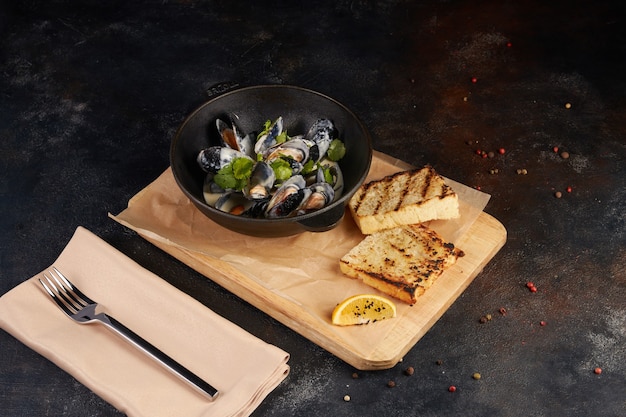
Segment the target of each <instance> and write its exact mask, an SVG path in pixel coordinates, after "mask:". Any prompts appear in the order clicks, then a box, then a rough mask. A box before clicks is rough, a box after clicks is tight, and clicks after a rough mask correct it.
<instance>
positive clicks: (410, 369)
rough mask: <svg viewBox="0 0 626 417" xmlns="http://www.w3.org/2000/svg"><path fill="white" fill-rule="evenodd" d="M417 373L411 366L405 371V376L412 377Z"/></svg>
mask: <svg viewBox="0 0 626 417" xmlns="http://www.w3.org/2000/svg"><path fill="white" fill-rule="evenodd" d="M414 373H415V369H414V368H413V367H412V366H409V367H408V368H406V369H405V370H404V374H405V375H407V376H411V375H413V374H414Z"/></svg>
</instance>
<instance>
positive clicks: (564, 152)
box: [561, 151, 569, 159]
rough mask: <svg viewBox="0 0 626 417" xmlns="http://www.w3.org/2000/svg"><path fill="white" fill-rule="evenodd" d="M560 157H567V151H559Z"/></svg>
mask: <svg viewBox="0 0 626 417" xmlns="http://www.w3.org/2000/svg"><path fill="white" fill-rule="evenodd" d="M561 158H563V159H567V158H569V152H567V151H563V152H561Z"/></svg>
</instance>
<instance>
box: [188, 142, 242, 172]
mask: <svg viewBox="0 0 626 417" xmlns="http://www.w3.org/2000/svg"><path fill="white" fill-rule="evenodd" d="M236 158H248V159H250V160H251V161H253V159H252V158H250V157H249V156H248V155H246V154H244V153H243V152H240V151H238V150H235V149H231V148H228V147H225V146H211V147H209V148H206V149H203V150H201V151H200V152H199V153H198V157H197V160H198V164H199V165H200V168H202V169H203V170H204V171H205V172H211V173H216V172H217V171H219V170H220V169H222V168H224V167H225V166H226V165H228V164H230V163H231V162H232V161H233V160H234V159H236Z"/></svg>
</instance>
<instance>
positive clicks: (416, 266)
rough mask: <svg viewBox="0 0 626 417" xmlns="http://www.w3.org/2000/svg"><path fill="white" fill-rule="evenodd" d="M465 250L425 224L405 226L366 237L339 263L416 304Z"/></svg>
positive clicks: (343, 268)
mask: <svg viewBox="0 0 626 417" xmlns="http://www.w3.org/2000/svg"><path fill="white" fill-rule="evenodd" d="M463 255H464V253H463V251H461V250H460V249H458V248H455V247H454V244H452V243H447V242H444V241H443V239H442V238H441V237H440V236H439V235H438V234H437V233H436V232H435V231H434V230H432V229H429V228H428V227H426V226H424V225H417V224H414V225H406V226H399V227H395V228H393V229H387V230H383V231H380V232H376V233H374V234H371V235H368V236H366V237H365V238H364V239H363V240H362V241H361V242H360V243H359V244H358V245H357V246H355V247H354V248H352V249H351V250H350V251H349V252H348V253H347V254H346V255H344V256H343V257H342V258H341V260H340V262H339V266H340V268H341V272H343V273H344V274H345V275H347V276H349V277H352V278H358V279H361V280H363V282H364V283H365V284H367V285H369V286H371V287H374V288H376V289H378V290H380V291H382V292H383V293H385V294H387V295H389V296H391V297H394V298H397V299H399V300H402V301H404V302H406V303H408V304H414V303H415V302H416V301H417V298H418V297H419V296H420V295H422V294H423V293H424V292H425V291H426V290H427V289H428V288H430V286H431V285H432V284H433V282H435V280H436V279H437V278H438V277H439V276H440V275H441V274H442V273H443V272H444V271H445V270H446V269H447V268H449V267H450V266H451V265H453V264H454V263H455V262H456V260H457V258H458V257H460V256H463Z"/></svg>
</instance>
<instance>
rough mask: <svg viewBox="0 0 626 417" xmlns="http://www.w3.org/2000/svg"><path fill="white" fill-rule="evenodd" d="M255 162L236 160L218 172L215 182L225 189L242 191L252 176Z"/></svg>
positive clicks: (242, 159) (247, 159)
mask: <svg viewBox="0 0 626 417" xmlns="http://www.w3.org/2000/svg"><path fill="white" fill-rule="evenodd" d="M253 167H254V161H252V160H251V159H249V158H235V159H233V161H232V162H231V163H230V164H228V165H226V166H224V167H223V168H222V169H220V170H219V171H217V174H215V176H214V177H213V181H215V183H216V184H217V185H219V186H220V187H222V188H223V189H225V190H227V189H234V190H242V189H243V188H244V187H245V186H246V184H247V183H248V179H249V178H250V175H251V174H252V168H253Z"/></svg>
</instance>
